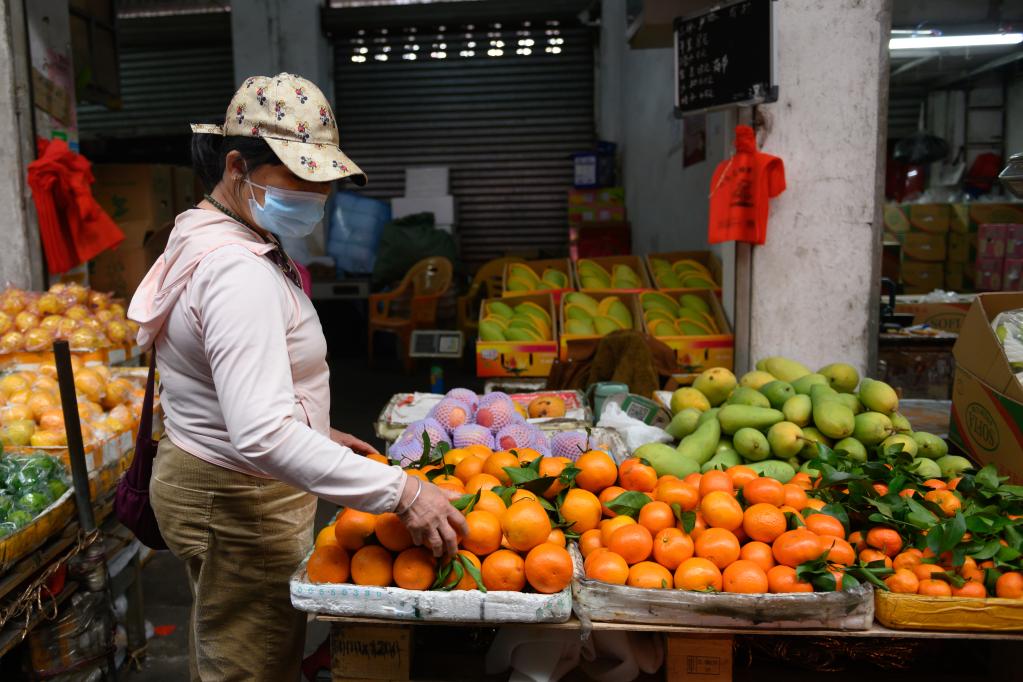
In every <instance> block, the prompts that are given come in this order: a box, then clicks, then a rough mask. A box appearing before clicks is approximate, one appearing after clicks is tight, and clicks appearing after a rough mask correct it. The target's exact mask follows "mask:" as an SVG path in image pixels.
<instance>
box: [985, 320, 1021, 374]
mask: <svg viewBox="0 0 1023 682" xmlns="http://www.w3.org/2000/svg"><path fill="white" fill-rule="evenodd" d="M991 326H992V328H993V329H994V330H995V336H996V337H997V338H998V342H999V343H1001V344H1002V348H1004V349H1005V357H1007V358H1008V359H1009V367H1010V368H1011V369H1012V371H1013V372H1015V373H1016V378H1017V379H1018V380H1019V381H1020V382H1023V308H1018V309H1016V310H1006V311H1005V312H1004V313H998V315H997V316H996V317H995V319H994V322H992V323H991Z"/></svg>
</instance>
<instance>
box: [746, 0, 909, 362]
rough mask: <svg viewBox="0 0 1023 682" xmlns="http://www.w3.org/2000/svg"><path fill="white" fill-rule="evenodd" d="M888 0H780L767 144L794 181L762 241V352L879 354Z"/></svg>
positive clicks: (756, 259)
mask: <svg viewBox="0 0 1023 682" xmlns="http://www.w3.org/2000/svg"><path fill="white" fill-rule="evenodd" d="M891 4H892V2H891V0H833V1H831V2H820V0H780V1H779V2H777V3H775V20H774V25H775V44H776V46H777V48H776V49H777V52H776V54H777V64H776V73H777V81H778V85H779V88H780V98H779V101H778V102H777V103H775V104H772V105H768V106H764V107H762V109H763V110H764V111H765V112H766V113H767V115H768V118H769V123H770V130H769V132H768V133H767V135H766V138H764V139H763V147H762V148H763V151H765V152H768V153H771V154H776V155H778V156H780V157H782V158H783V159H784V161H785V171H786V176H787V180H788V189H787V190H786V192H785V193H784V194H782V195H781V196H780V197H778V198H777V199H775V200H774V201H773V202H772V205H771V212H770V221H769V223H768V228H767V243H766V244H765V245H764V246H761V247H756V248H754V250H753V267H752V282H751V284H752V286H751V290H752V293H751V295H752V315H751V327H750V342H749V343H750V357H751V359H752V360H753V361H755V360H756V359H758V358H761V357H764V356H767V355H785V356H789V357H793V358H796V359H798V360H801V361H803V362H805V363H806V364H808V365H810V366H811V367H812V368H813V369H817V368H818V367H820V366H822V365H824V364H826V363H828V362H837V361H844V362H849V363H851V364H853V365H854V366H856V367H858V368H859V369H860V370H864V369H866V368H868V367H870V366H872V364H873V361H874V355H875V354H876V328H877V327H876V325H877V317H878V314H879V313H878V306H879V303H878V289H879V281H878V280H879V277H880V243H881V237H880V234H881V215H880V212H881V198H882V194H881V190H882V184H881V183H882V180H883V178H882V174H883V168H884V161H883V158H884V157H883V156H882V144H883V139H884V136H885V120H886V118H887V90H888V36H889V30H890V24H891ZM740 295H741V293H740ZM736 369H737V370H739V371H742V370H743V369H745V368H743V367H737V368H736Z"/></svg>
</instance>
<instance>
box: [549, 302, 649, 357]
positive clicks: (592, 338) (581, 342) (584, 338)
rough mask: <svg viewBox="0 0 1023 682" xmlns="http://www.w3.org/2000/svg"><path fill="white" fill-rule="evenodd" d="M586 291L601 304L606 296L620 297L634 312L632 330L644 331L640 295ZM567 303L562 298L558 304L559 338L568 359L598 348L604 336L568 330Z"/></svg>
mask: <svg viewBox="0 0 1023 682" xmlns="http://www.w3.org/2000/svg"><path fill="white" fill-rule="evenodd" d="M583 293H586V295H587V296H589V297H591V298H593V299H594V300H596V301H597V303H598V304H599V303H600V302H601V301H603V300H604V299H606V298H611V297H615V298H618V299H619V300H620V301H621V302H622V303H624V304H625V306H626V307H627V308H628V309H629V312H630V313H631V314H632V327H631V330H632V331H636V332H641V333H642V331H643V311H642V310H641V309H640V307H639V297H638V296H637V295H636V294H634V293H621V292H610V291H609V292H604V293H599V294H595V293H590V292H583ZM565 305H566V299H565V298H562V299H561V303H560V304H559V305H558V338H559V342H560V345H559V348H560V358H561V360H567V359H568V358H569V357H579V356H586V355H588V354H589V352H590V351H591V350H592V349H594V348H596V346H597V344H598V343H600V339H602V338H603V337H602V336H601V335H599V334H570V333H568V332H567V331H565V330H566V326H565V322H566V320H565Z"/></svg>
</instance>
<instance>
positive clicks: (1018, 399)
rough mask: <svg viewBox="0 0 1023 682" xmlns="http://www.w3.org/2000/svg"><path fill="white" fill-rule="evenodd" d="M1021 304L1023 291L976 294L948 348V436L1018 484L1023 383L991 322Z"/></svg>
mask: <svg viewBox="0 0 1023 682" xmlns="http://www.w3.org/2000/svg"><path fill="white" fill-rule="evenodd" d="M1017 308H1023V292H1000V293H990V294H978V295H977V298H976V299H974V301H973V305H972V306H970V310H969V312H967V313H966V319H965V320H964V321H963V326H962V328H961V329H960V330H959V340H958V341H957V342H956V345H955V348H954V349H953V351H952V352H953V355H955V360H956V374H955V384H954V386H953V389H952V423H951V428H950V432H949V437H950V438H951V440H952V441H953V442H955V443H956V444H957V445H958V446H959V447H961V448H962V449H963V450H964V451H966V453H967V454H969V455H970V456H971V457H972V458H973V459H974V460H975V461H977V462H979V463H981V464H994V465H995V466H997V467H998V469H999V471H1001V472H1004V473H1005V474H1008V476H1009V478H1010V480H1011V481H1012V483H1014V484H1023V383H1020V381H1019V379H1017V378H1016V375H1015V374H1014V373H1013V371H1012V369H1011V368H1010V367H1009V359H1008V358H1007V357H1006V355H1005V350H1004V349H1003V348H1002V345H1001V344H1000V343H999V342H998V339H997V337H996V336H995V332H994V330H993V329H992V328H991V321H992V320H993V319H994V318H995V317H996V316H997V315H998V313H1001V312H1004V311H1006V310H1015V309H1017Z"/></svg>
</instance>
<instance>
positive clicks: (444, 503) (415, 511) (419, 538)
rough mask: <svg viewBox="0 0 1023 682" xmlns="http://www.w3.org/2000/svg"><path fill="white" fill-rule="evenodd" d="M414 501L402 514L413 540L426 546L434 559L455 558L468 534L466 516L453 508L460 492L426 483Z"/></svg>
mask: <svg viewBox="0 0 1023 682" xmlns="http://www.w3.org/2000/svg"><path fill="white" fill-rule="evenodd" d="M422 486H423V487H422V491H420V494H419V496H418V497H416V498H414V499H415V502H414V503H411V506H410V507H409V508H408V509H406V510H404V511H403V512H402V514H401V518H402V521H403V522H404V523H405V526H406V527H407V528H408V529H409V533H410V534H411V535H412V541H413V542H415V543H416V544H417V545H424V546H426V547H427V548H429V549H430V551H431V552H433V555H434V556H437V557H440V556H454V555H455V554H456V553H457V552H458V538H459V537H464V536H465V535H466V534H467V533H468V532H469V527H468V525H467V524H466V522H465V517H464V516H462V514H461V512H459V511H458V510H457V509H455V508H454V507H453V506H451V501H452V500H454V499H457V498H458V497H460V495H459V494H458V493H454V492H451V491H450V490H443V489H441V488H438V487H437V486H435V485H433V484H432V483H423V484H422Z"/></svg>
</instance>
